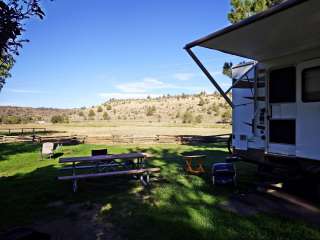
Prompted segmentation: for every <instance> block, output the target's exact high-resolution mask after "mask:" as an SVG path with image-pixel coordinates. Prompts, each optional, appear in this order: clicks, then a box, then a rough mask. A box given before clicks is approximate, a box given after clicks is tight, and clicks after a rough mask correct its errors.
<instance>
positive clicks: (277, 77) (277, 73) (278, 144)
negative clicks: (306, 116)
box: [267, 66, 297, 156]
mask: <svg viewBox="0 0 320 240" xmlns="http://www.w3.org/2000/svg"><path fill="white" fill-rule="evenodd" d="M267 86H268V147H267V151H268V153H270V154H276V155H285V156H295V151H296V146H295V145H296V115H297V109H296V108H297V105H296V68H295V66H286V67H283V68H277V69H271V70H270V71H269V75H268V84H267Z"/></svg>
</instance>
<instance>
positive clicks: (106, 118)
mask: <svg viewBox="0 0 320 240" xmlns="http://www.w3.org/2000/svg"><path fill="white" fill-rule="evenodd" d="M102 117H103V120H110V116H109V114H108V113H107V112H104V113H103V116H102Z"/></svg>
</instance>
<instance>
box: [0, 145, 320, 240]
mask: <svg viewBox="0 0 320 240" xmlns="http://www.w3.org/2000/svg"><path fill="white" fill-rule="evenodd" d="M94 148H101V146H98V145H87V144H86V145H77V146H65V147H62V149H60V150H59V151H61V152H63V154H64V156H81V155H89V154H90V151H91V149H94ZM39 149H40V146H39V145H36V144H26V143H16V144H0V190H1V191H0V207H1V210H0V231H4V230H6V229H8V228H11V227H15V226H24V225H32V224H33V223H35V222H42V223H48V222H50V221H53V220H55V219H59V218H61V217H63V218H70V219H77V218H78V217H80V213H79V211H70V206H74V205H76V204H78V205H80V206H81V208H82V209H83V211H88V209H89V210H90V209H91V208H97V207H98V212H97V214H96V216H95V219H96V221H97V222H99V224H100V225H103V226H105V228H106V229H109V230H110V229H111V230H110V231H112V232H113V234H115V235H116V236H118V237H120V239H320V229H318V228H316V227H314V226H311V225H308V224H305V223H303V222H299V221H293V220H288V219H284V218H282V217H279V216H272V215H266V214H257V215H253V216H239V215H237V214H234V213H231V212H228V211H225V210H222V209H221V208H219V207H217V205H218V204H219V203H220V202H222V201H224V200H226V199H228V197H230V196H231V194H233V193H234V191H241V189H242V188H243V189H246V188H248V186H250V182H251V181H252V180H254V179H255V178H256V176H255V168H254V167H253V166H251V165H249V164H245V163H237V169H238V175H239V188H240V190H239V188H238V189H237V190H236V189H232V188H217V187H213V186H212V185H211V183H210V179H209V175H207V176H190V175H186V174H185V173H184V171H183V164H182V160H181V157H180V153H182V152H187V151H197V152H201V153H204V154H206V155H208V156H210V158H209V160H208V161H207V162H206V167H207V169H208V170H209V169H210V165H211V164H212V163H213V162H215V161H221V160H223V159H224V157H225V156H226V154H227V153H226V151H227V150H226V149H225V148H224V147H223V146H221V145H218V144H215V145H202V146H190V145H154V146H140V147H139V146H110V147H108V151H109V152H110V153H123V152H129V151H145V152H149V153H152V154H153V155H154V159H153V160H152V161H150V162H149V165H150V166H157V167H160V168H161V175H160V176H159V177H157V178H156V179H153V182H152V186H151V187H150V188H143V187H142V186H141V184H140V183H139V182H138V181H133V180H132V179H130V178H129V177H128V178H123V177H112V178H102V179H90V180H84V181H80V182H79V191H78V192H77V193H75V194H74V193H72V188H71V182H58V181H57V180H56V179H55V177H56V176H57V175H58V174H59V168H60V167H61V166H59V164H58V161H57V160H44V161H40V160H39V159H40V154H39ZM208 172H209V171H208ZM55 203H59V204H55ZM88 221H89V220H88Z"/></svg>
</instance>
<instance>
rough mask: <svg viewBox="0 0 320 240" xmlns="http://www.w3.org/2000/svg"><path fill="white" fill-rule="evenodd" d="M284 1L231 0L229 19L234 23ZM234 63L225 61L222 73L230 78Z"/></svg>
mask: <svg viewBox="0 0 320 240" xmlns="http://www.w3.org/2000/svg"><path fill="white" fill-rule="evenodd" d="M282 1H283V0H231V1H230V4H231V10H230V12H229V13H228V20H229V21H230V22H231V23H233V24H234V23H237V22H240V21H241V20H243V19H246V18H248V17H250V16H252V15H255V14H257V13H259V12H262V11H265V10H267V9H268V8H270V7H272V6H274V5H276V4H279V3H281V2H282ZM232 65H233V64H232V62H229V63H228V62H225V63H224V65H223V70H222V73H223V74H224V75H226V76H228V77H230V78H231V67H232Z"/></svg>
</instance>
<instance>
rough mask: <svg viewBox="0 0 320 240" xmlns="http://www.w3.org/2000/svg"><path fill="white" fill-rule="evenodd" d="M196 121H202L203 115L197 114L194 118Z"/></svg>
mask: <svg viewBox="0 0 320 240" xmlns="http://www.w3.org/2000/svg"><path fill="white" fill-rule="evenodd" d="M194 121H195V122H196V123H202V115H197V116H196V117H195V119H194Z"/></svg>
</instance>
